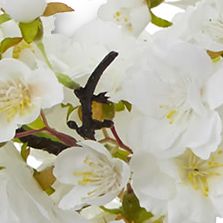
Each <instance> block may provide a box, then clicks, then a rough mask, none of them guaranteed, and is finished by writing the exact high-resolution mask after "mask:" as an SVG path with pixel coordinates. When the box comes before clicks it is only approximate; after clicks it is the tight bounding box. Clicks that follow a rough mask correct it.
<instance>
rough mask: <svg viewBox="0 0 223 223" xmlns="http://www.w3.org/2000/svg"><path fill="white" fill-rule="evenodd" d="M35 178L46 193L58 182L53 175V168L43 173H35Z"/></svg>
mask: <svg viewBox="0 0 223 223" xmlns="http://www.w3.org/2000/svg"><path fill="white" fill-rule="evenodd" d="M33 177H34V178H35V179H36V181H37V182H38V183H39V185H40V187H41V188H42V189H43V190H44V191H47V190H49V189H50V188H51V186H52V185H53V183H54V182H55V180H56V178H55V177H54V175H53V167H48V168H46V169H45V170H43V171H41V172H38V171H34V174H33Z"/></svg>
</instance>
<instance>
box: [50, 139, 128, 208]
mask: <svg viewBox="0 0 223 223" xmlns="http://www.w3.org/2000/svg"><path fill="white" fill-rule="evenodd" d="M80 145H81V146H82V147H72V148H69V149H67V150H65V151H64V152H62V153H60V154H59V156H58V158H57V160H56V162H55V168H54V175H55V176H56V178H57V180H58V181H60V182H61V183H64V184H67V185H73V189H72V190H71V191H70V192H69V193H67V194H66V195H65V196H64V197H63V198H62V200H61V201H60V203H59V207H61V208H63V209H72V208H76V209H78V208H80V207H81V206H83V205H87V204H88V205H102V204H106V203H108V202H109V201H111V200H113V199H114V198H115V197H116V196H117V195H118V194H119V192H121V190H122V189H123V188H124V187H125V185H126V184H127V182H128V179H129V175H130V171H129V167H128V165H127V164H126V163H125V162H123V161H122V160H119V159H116V158H112V156H111V155H110V153H109V152H108V151H107V150H106V149H105V148H104V146H102V145H101V144H99V143H97V142H94V141H89V140H87V141H84V142H82V143H80Z"/></svg>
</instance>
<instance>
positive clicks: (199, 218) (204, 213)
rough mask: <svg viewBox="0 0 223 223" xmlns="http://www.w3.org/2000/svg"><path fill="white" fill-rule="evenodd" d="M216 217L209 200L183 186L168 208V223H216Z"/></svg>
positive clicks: (180, 186)
mask: <svg viewBox="0 0 223 223" xmlns="http://www.w3.org/2000/svg"><path fill="white" fill-rule="evenodd" d="M216 216H217V213H216V212H215V210H214V208H213V206H212V204H211V202H210V200H209V199H208V198H206V197H204V196H202V194H200V193H199V192H197V191H195V190H193V189H192V188H189V187H184V186H182V185H179V188H178V195H177V196H176V198H175V199H174V200H172V201H170V204H169V206H168V222H171V223H179V222H182V223H195V222H196V223H198V222H199V223H200V222H202V223H215V218H216Z"/></svg>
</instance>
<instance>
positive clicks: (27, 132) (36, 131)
mask: <svg viewBox="0 0 223 223" xmlns="http://www.w3.org/2000/svg"><path fill="white" fill-rule="evenodd" d="M44 130H46V128H42V129H33V130H27V131H25V132H19V133H16V135H15V138H22V137H25V136H29V135H33V134H35V133H39V132H41V131H44Z"/></svg>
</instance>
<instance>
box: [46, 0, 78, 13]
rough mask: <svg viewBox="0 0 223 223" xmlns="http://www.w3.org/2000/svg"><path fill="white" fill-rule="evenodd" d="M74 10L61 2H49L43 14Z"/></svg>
mask: <svg viewBox="0 0 223 223" xmlns="http://www.w3.org/2000/svg"><path fill="white" fill-rule="evenodd" d="M73 11H74V10H73V9H72V8H71V7H69V6H68V5H66V4H64V3H62V2H50V3H48V4H47V7H46V9H45V11H44V13H43V16H51V15H55V14H57V13H62V12H73Z"/></svg>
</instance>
